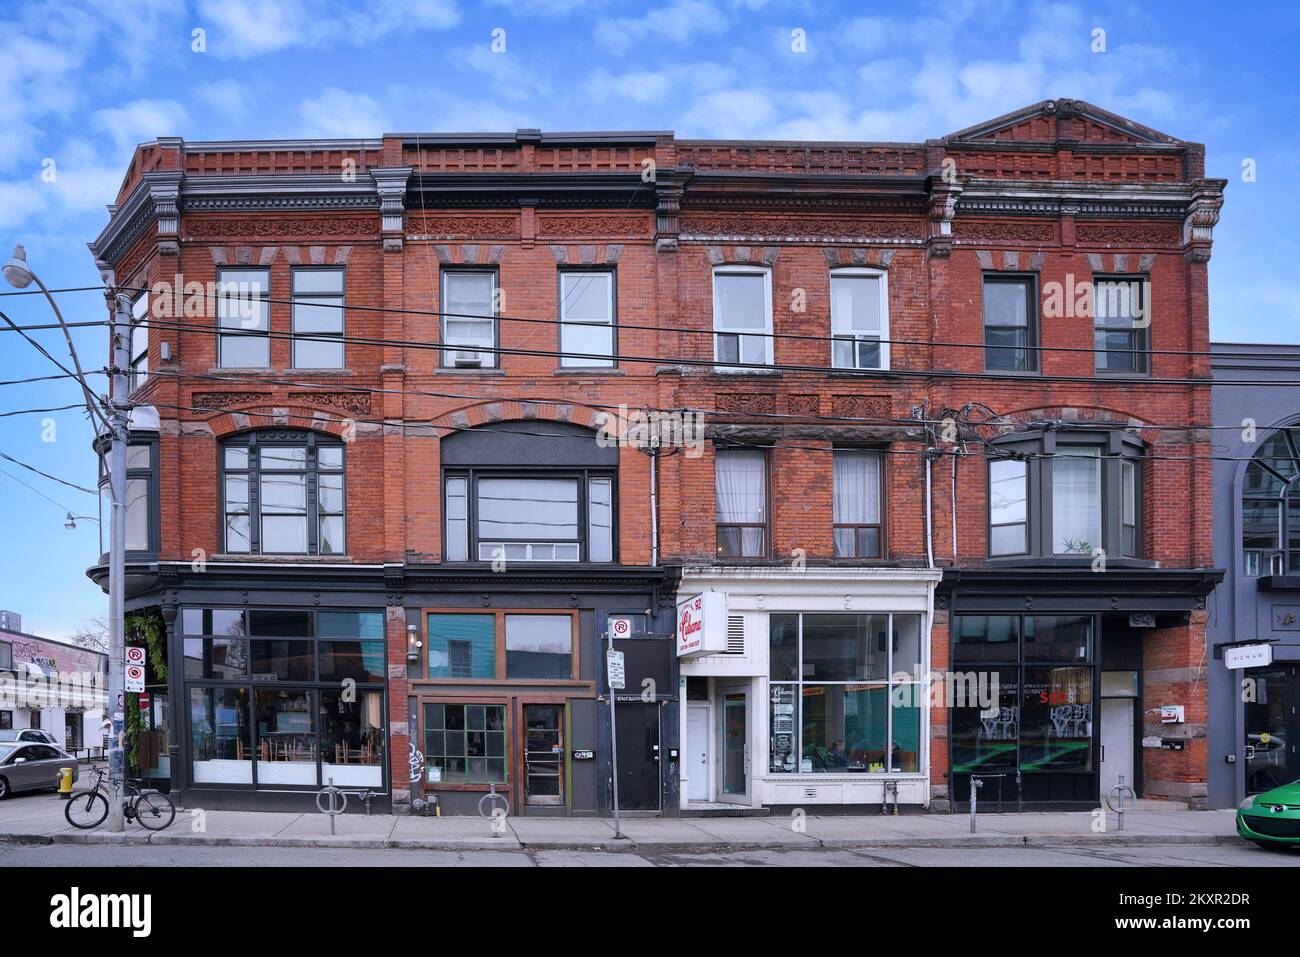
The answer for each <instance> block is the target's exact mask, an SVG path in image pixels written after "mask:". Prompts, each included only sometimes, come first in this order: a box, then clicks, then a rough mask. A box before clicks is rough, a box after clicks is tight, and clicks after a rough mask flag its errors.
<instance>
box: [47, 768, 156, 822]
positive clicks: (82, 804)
mask: <svg viewBox="0 0 1300 957" xmlns="http://www.w3.org/2000/svg"><path fill="white" fill-rule="evenodd" d="M90 774H91V777H93V778H94V779H95V783H94V784H93V785H91V786H90V787H89V788H84V789H82V790H80V791H73V792H72V796H71V797H70V798H69V799H68V803H67V805H66V806H65V807H64V808H63V816H64V817H66V818H67V819H68V823H69V824H71V825H72V826H73V827H75V828H80V829H81V830H83V831H84V830H89V829H90V828H92V827H98V826H99V825H100V824H103V823H104V819H105V818H106V817H108V788H106V787H105V786H104V778H105V777H106V776H107V772H106V771H105V770H104V769H103V768H99V767H92V768H91V769H90ZM126 791H127V793H126V795H125V796H124V797H123V798H122V814H123V816H125V817H126V819H127V820H128V821H136V822H138V823H139V825H140V826H141V827H143V828H145V829H147V830H150V831H161V830H162V829H163V828H165V827H168V826H169V825H170V824H171V823H172V821H174V820H175V819H176V806H175V805H174V804H172V802H171V798H169V797H168V796H167V795H165V794H163V793H162V792H161V791H146V790H143V789H141V788H139V787H137V786H136V785H134V784H132V783H131V782H130V781H127V782H126Z"/></svg>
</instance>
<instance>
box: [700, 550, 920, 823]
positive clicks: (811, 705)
mask: <svg viewBox="0 0 1300 957" xmlns="http://www.w3.org/2000/svg"><path fill="white" fill-rule="evenodd" d="M941 577H942V572H941V571H940V570H938V569H925V568H880V567H861V568H858V567H842V566H836V567H824V568H822V567H818V568H813V567H808V568H772V567H745V566H734V567H731V566H698V567H691V566H688V567H686V568H685V569H683V575H682V581H681V584H680V585H679V587H678V652H679V662H680V674H681V678H680V682H681V687H680V689H679V690H680V692H681V700H682V707H681V709H680V721H681V725H680V728H679V738H678V740H679V741H680V742H681V744H682V750H681V764H680V768H681V781H680V806H681V808H682V810H683V811H688V812H689V811H690V810H691V809H692V808H693V807H694V808H703V807H707V806H710V805H714V804H731V805H739V806H748V807H755V808H757V807H764V806H776V807H784V806H790V807H793V806H798V807H811V806H818V805H822V806H825V805H845V806H849V805H860V806H871V805H875V806H877V807H879V806H882V805H883V804H891V805H892V804H895V803H897V804H898V805H900V806H909V805H910V806H914V807H926V806H928V804H929V801H930V714H929V708H928V688H929V682H928V675H929V673H930V626H931V621H932V618H933V610H934V589H935V585H936V583H937V582H938V581H939V579H940V578H941Z"/></svg>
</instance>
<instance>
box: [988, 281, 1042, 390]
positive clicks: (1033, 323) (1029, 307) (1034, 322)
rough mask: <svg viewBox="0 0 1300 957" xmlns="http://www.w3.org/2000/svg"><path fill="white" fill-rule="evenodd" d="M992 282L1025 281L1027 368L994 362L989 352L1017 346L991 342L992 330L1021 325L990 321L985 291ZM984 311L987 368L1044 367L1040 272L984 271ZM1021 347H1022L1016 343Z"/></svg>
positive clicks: (1013, 370)
mask: <svg viewBox="0 0 1300 957" xmlns="http://www.w3.org/2000/svg"><path fill="white" fill-rule="evenodd" d="M990 283H997V284H1001V285H1021V284H1023V285H1024V287H1025V326H1024V329H1025V345H1024V353H1025V363H1026V364H1025V366H1024V367H1023V368H1019V367H1012V368H1004V367H999V366H995V365H992V364H990V362H989V355H990V352H991V351H996V352H1004V351H1014V350H1013V347H1009V346H999V345H990V344H989V331H990V330H1000V329H1019V328H1021V327H1020V326H1010V325H1004V324H995V323H991V322H989V314H988V302H987V299H986V297H985V295H984V293H985V290H986V288H987V286H988V285H989V284H990ZM980 312H981V329H982V334H983V339H984V370H985V371H986V372H998V373H1007V374H1015V373H1019V372H1028V373H1038V372H1039V371H1040V370H1041V368H1042V360H1041V358H1040V356H1039V349H1038V346H1039V336H1040V334H1039V325H1040V322H1041V317H1040V315H1039V308H1038V274H1037V273H1025V272H984V273H982V274H981V282H980ZM1016 348H1018V347H1016Z"/></svg>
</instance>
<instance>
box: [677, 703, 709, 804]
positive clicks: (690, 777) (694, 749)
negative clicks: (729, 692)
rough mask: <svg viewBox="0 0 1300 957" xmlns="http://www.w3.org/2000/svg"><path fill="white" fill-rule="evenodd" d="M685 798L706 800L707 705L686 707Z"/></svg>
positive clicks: (707, 798) (707, 790) (707, 761)
mask: <svg viewBox="0 0 1300 957" xmlns="http://www.w3.org/2000/svg"><path fill="white" fill-rule="evenodd" d="M683 753H684V754H685V755H686V761H685V765H684V766H685V768H686V799H687V800H688V801H707V800H709V798H710V797H711V795H710V794H709V706H708V705H707V704H690V705H688V706H687V708H686V749H685V751H684V752H683Z"/></svg>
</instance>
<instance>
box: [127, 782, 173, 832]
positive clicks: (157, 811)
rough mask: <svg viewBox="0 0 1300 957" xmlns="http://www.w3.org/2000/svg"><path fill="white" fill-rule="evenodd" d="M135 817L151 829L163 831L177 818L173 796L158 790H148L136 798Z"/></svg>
mask: <svg viewBox="0 0 1300 957" xmlns="http://www.w3.org/2000/svg"><path fill="white" fill-rule="evenodd" d="M135 819H136V820H137V821H139V822H140V826H141V827H143V828H146V829H148V830H150V831H161V830H162V829H163V828H165V827H168V826H170V825H171V823H172V821H174V820H175V819H176V807H175V806H174V805H173V804H172V802H171V798H169V797H168V796H167V795H165V794H161V793H159V792H158V791H146V792H144V793H143V794H141V795H140V796H139V797H138V798H136V799H135Z"/></svg>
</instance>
